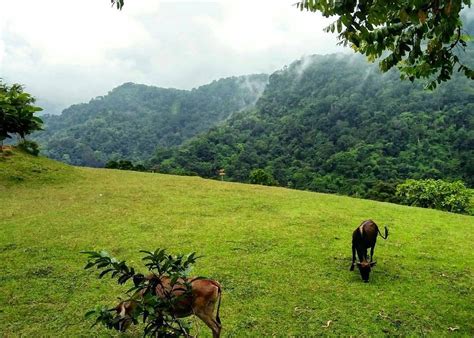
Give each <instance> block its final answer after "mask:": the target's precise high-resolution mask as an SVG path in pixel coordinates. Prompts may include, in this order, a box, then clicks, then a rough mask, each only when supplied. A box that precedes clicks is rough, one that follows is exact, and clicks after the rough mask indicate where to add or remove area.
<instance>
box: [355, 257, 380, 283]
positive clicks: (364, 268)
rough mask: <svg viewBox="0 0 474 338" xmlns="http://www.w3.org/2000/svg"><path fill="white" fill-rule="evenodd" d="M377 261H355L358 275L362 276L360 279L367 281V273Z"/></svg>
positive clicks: (368, 273)
mask: <svg viewBox="0 0 474 338" xmlns="http://www.w3.org/2000/svg"><path fill="white" fill-rule="evenodd" d="M375 264H377V262H370V263H369V262H367V261H363V262H360V263H357V267H358V268H359V272H360V276H361V277H362V280H363V281H364V282H365V283H367V282H368V281H369V275H370V271H371V270H372V267H373V266H375Z"/></svg>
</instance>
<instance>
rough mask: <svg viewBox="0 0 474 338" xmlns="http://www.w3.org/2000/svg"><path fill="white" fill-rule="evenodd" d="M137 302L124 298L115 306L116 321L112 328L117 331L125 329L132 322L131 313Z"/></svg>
mask: <svg viewBox="0 0 474 338" xmlns="http://www.w3.org/2000/svg"><path fill="white" fill-rule="evenodd" d="M136 307H137V303H136V302H135V301H133V300H126V301H123V302H120V303H119V304H118V305H117V306H116V307H115V311H116V312H117V316H116V317H115V318H116V319H117V321H116V323H115V324H114V328H115V329H116V330H119V331H122V332H123V331H125V330H127V329H128V327H129V326H130V325H131V324H132V323H133V317H132V313H133V311H135V308H136Z"/></svg>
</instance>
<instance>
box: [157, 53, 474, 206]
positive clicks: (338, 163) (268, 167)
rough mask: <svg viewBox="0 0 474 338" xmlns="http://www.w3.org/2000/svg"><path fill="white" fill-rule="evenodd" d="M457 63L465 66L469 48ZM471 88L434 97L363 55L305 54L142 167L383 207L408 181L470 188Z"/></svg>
mask: <svg viewBox="0 0 474 338" xmlns="http://www.w3.org/2000/svg"><path fill="white" fill-rule="evenodd" d="M469 53H470V54H468V55H466V56H465V57H466V59H470V60H474V54H473V52H472V50H470V51H469ZM473 111H474V82H473V81H471V80H468V79H467V78H465V77H463V76H457V77H456V78H455V79H453V81H450V82H448V83H444V84H443V85H441V86H440V87H439V88H438V89H437V90H435V91H433V92H432V91H426V90H424V89H423V87H422V85H421V84H416V83H415V84H412V83H410V82H405V81H400V80H399V74H398V73H397V72H395V71H392V72H388V73H385V74H383V75H382V74H380V72H379V71H378V69H377V67H376V66H375V65H373V64H367V63H366V61H365V60H364V59H363V58H362V57H356V56H347V55H328V56H311V57H307V58H303V59H301V60H299V61H296V62H294V63H292V64H291V65H290V66H289V67H285V68H284V69H282V70H281V71H278V72H276V73H274V74H272V75H271V76H270V80H269V84H268V85H267V87H266V89H265V92H264V94H263V95H262V97H261V98H260V99H259V100H258V102H257V104H256V107H255V108H253V109H249V110H246V111H243V112H240V113H238V114H235V115H233V116H232V117H231V118H230V119H229V120H228V121H227V122H226V123H225V125H221V126H217V127H214V128H212V129H211V130H209V131H208V132H206V133H204V134H202V135H200V136H198V137H196V138H193V139H192V140H190V141H189V142H186V144H184V145H182V146H180V147H177V148H175V149H173V150H170V149H166V148H163V147H160V148H159V149H158V150H157V152H156V155H155V158H154V159H153V160H152V161H151V165H153V166H159V168H160V171H162V172H168V173H181V174H197V175H200V176H203V177H217V171H218V169H221V168H223V169H225V172H226V179H228V180H232V181H240V182H249V181H250V177H251V173H252V171H253V170H255V169H263V170H265V171H266V172H267V173H268V174H270V175H271V178H273V181H274V182H275V183H276V184H277V185H280V186H288V187H293V188H298V189H308V190H314V191H322V192H330V193H343V194H349V195H356V196H361V197H369V198H376V199H383V200H390V198H391V196H393V195H394V189H395V185H396V184H397V183H399V182H401V181H402V180H404V179H407V178H415V179H420V178H443V179H446V180H454V179H462V180H464V181H465V182H466V183H467V184H468V185H470V186H471V187H472V186H473V185H474V128H473V127H474V114H473Z"/></svg>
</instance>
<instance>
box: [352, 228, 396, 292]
mask: <svg viewBox="0 0 474 338" xmlns="http://www.w3.org/2000/svg"><path fill="white" fill-rule="evenodd" d="M378 235H380V237H382V238H383V239H387V237H388V229H387V227H385V236H383V235H382V234H381V233H380V230H379V228H378V226H377V224H375V222H374V221H372V220H370V219H369V220H367V221H364V222H362V224H361V225H359V226H358V227H357V228H356V229H355V230H354V232H353V233H352V264H351V268H350V270H351V271H354V265H355V259H356V258H355V255H356V252H357V256H358V257H359V262H358V263H357V267H358V268H359V272H360V276H361V277H362V280H363V281H364V282H366V283H367V282H368V281H369V275H370V271H371V270H372V267H373V266H375V264H377V262H374V261H373V259H374V249H375V243H376V242H377V236H378ZM368 248H370V262H369V261H368V260H367V258H368V257H367V249H368Z"/></svg>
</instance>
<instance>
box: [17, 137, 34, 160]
mask: <svg viewBox="0 0 474 338" xmlns="http://www.w3.org/2000/svg"><path fill="white" fill-rule="evenodd" d="M18 148H19V149H21V150H23V151H25V152H27V153H28V154H31V155H33V156H38V154H39V146H38V143H36V142H34V141H29V140H25V139H23V140H21V141H20V142H19V143H18Z"/></svg>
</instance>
